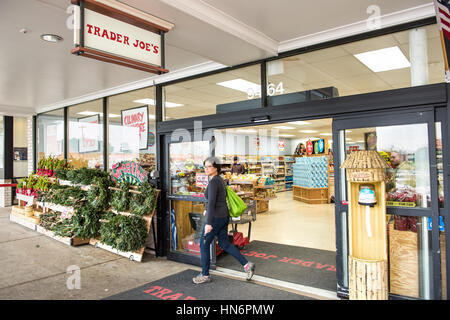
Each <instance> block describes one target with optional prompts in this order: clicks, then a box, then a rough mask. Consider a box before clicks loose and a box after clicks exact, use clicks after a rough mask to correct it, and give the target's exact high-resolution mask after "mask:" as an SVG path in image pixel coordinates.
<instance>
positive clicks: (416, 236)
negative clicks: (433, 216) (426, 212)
mask: <svg viewBox="0 0 450 320" xmlns="http://www.w3.org/2000/svg"><path fill="white" fill-rule="evenodd" d="M428 219H429V218H428V217H406V216H398V215H392V216H390V217H389V224H388V225H389V233H388V236H389V241H388V244H389V248H388V255H389V292H390V293H394V294H398V295H402V296H407V297H413V298H422V299H433V297H432V269H433V268H432V265H433V259H432V257H431V253H432V250H431V229H430V228H429V224H428Z"/></svg>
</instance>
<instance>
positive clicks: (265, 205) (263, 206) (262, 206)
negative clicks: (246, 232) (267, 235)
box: [256, 200, 269, 213]
mask: <svg viewBox="0 0 450 320" xmlns="http://www.w3.org/2000/svg"><path fill="white" fill-rule="evenodd" d="M267 211H269V200H256V213H263V212H267Z"/></svg>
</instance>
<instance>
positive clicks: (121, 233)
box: [100, 215, 148, 252]
mask: <svg viewBox="0 0 450 320" xmlns="http://www.w3.org/2000/svg"><path fill="white" fill-rule="evenodd" d="M147 234H148V231H147V226H146V222H145V220H143V219H141V218H139V217H135V216H130V217H128V216H122V215H115V216H113V217H112V218H111V219H109V221H108V222H105V223H102V225H101V227H100V235H101V240H100V242H102V243H104V244H107V245H109V246H111V247H113V248H114V249H117V250H120V251H125V252H131V251H137V250H139V249H140V248H142V247H144V246H145V241H146V239H147Z"/></svg>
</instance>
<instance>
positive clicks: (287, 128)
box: [273, 126, 295, 130]
mask: <svg viewBox="0 0 450 320" xmlns="http://www.w3.org/2000/svg"><path fill="white" fill-rule="evenodd" d="M273 128H274V129H283V130H292V129H295V128H293V127H287V126H277V127H273Z"/></svg>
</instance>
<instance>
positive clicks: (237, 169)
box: [231, 156, 245, 174]
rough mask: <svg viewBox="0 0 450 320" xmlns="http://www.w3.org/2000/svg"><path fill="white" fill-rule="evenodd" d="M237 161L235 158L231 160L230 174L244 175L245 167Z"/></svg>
mask: <svg viewBox="0 0 450 320" xmlns="http://www.w3.org/2000/svg"><path fill="white" fill-rule="evenodd" d="M238 161H239V159H238V157H237V156H235V157H234V158H233V166H232V167H231V174H244V173H245V167H244V165H243V164H241V163H239V162H238Z"/></svg>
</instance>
